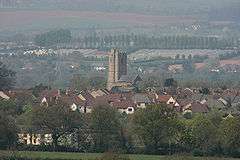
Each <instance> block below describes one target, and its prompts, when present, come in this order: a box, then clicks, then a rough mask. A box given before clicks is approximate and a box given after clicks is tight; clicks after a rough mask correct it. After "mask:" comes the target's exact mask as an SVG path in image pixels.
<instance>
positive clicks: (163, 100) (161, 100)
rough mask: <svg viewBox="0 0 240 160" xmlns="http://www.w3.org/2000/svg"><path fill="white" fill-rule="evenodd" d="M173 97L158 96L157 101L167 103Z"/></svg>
mask: <svg viewBox="0 0 240 160" xmlns="http://www.w3.org/2000/svg"><path fill="white" fill-rule="evenodd" d="M171 97H172V96H170V95H158V96H157V99H156V100H157V101H158V102H161V103H166V102H167V101H168V100H169V99H170V98H171Z"/></svg>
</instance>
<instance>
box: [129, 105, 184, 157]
mask: <svg viewBox="0 0 240 160" xmlns="http://www.w3.org/2000/svg"><path fill="white" fill-rule="evenodd" d="M133 125H134V126H135V127H134V129H135V133H136V134H137V135H138V136H139V137H140V139H142V141H143V143H144V144H145V149H146V151H147V152H148V153H154V154H156V153H159V152H160V148H164V147H165V146H167V148H168V146H170V145H171V144H172V143H176V141H177V139H178V135H177V134H178V131H179V123H178V120H177V115H176V113H175V112H174V111H173V110H172V109H170V108H169V107H167V106H165V105H151V106H147V108H146V109H141V110H138V111H137V112H136V113H135V114H134V117H133Z"/></svg>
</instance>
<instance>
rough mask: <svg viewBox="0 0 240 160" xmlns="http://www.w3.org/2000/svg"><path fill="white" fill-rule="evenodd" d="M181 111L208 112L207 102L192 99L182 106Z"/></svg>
mask: <svg viewBox="0 0 240 160" xmlns="http://www.w3.org/2000/svg"><path fill="white" fill-rule="evenodd" d="M182 111H183V112H186V111H191V112H192V113H208V112H209V111H210V108H209V107H208V105H207V104H202V103H201V102H200V101H193V102H191V103H189V104H187V105H185V106H183V107H182Z"/></svg>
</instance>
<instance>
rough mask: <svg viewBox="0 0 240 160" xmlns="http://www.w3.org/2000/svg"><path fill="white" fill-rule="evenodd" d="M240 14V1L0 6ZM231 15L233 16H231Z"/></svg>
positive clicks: (80, 0)
mask: <svg viewBox="0 0 240 160" xmlns="http://www.w3.org/2000/svg"><path fill="white" fill-rule="evenodd" d="M11 7H12V8H17V9H54V10H55V9H61V10H62V9H64V10H79V11H104V12H106V11H107V12H130V13H142V14H159V15H168V16H169V15H209V16H210V17H211V18H214V17H218V18H219V17H222V16H223V15H225V13H226V12H227V16H224V17H225V19H226V18H227V19H228V18H232V17H239V15H240V14H239V12H240V1H239V0H0V8H1V9H3V8H4V9H6V8H11ZM228 15H229V16H228Z"/></svg>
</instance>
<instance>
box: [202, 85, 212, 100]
mask: <svg viewBox="0 0 240 160" xmlns="http://www.w3.org/2000/svg"><path fill="white" fill-rule="evenodd" d="M199 93H201V94H202V96H201V99H200V100H202V98H203V96H204V95H208V94H210V90H209V88H207V87H203V88H201V89H200V90H199Z"/></svg>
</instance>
